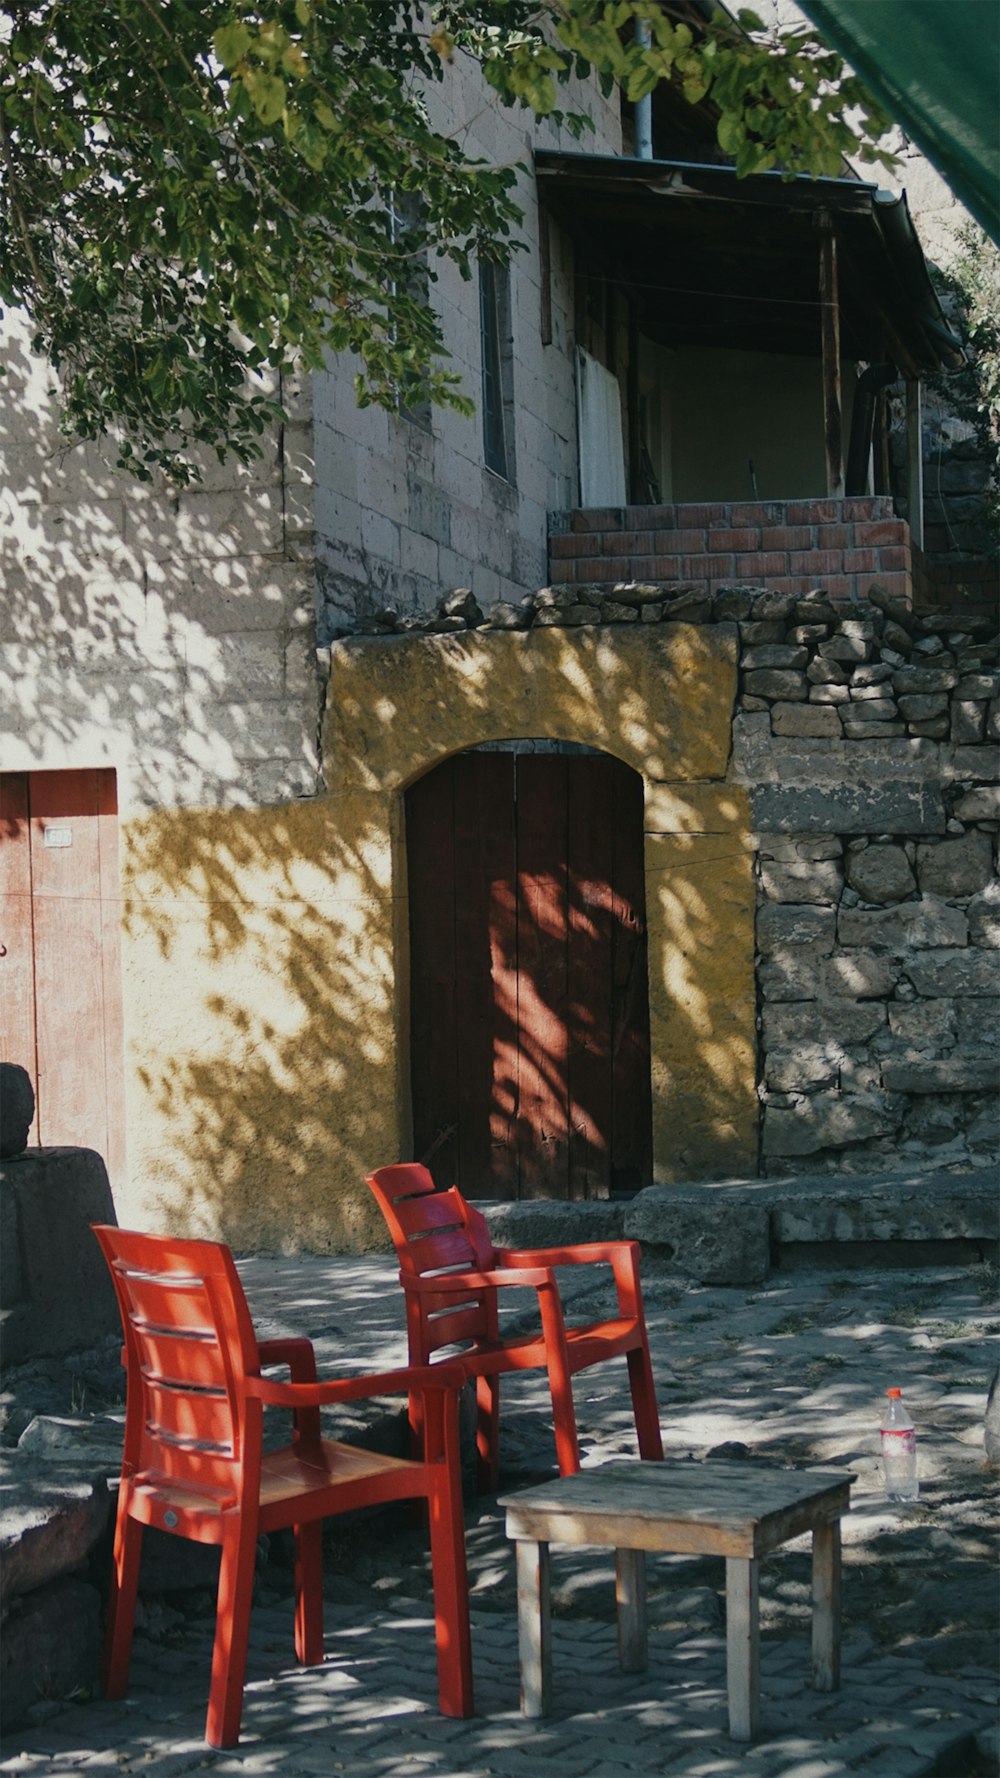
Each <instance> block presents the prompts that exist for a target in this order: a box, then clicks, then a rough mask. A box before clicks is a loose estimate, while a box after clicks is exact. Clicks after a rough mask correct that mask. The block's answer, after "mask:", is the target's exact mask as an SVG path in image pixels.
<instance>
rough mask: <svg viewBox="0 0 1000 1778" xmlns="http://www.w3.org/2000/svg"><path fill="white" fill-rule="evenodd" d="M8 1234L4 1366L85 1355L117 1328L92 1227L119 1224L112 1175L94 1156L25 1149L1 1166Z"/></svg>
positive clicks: (0, 1194)
mask: <svg viewBox="0 0 1000 1778" xmlns="http://www.w3.org/2000/svg"><path fill="white" fill-rule="evenodd" d="M0 1203H3V1205H4V1225H5V1232H6V1231H7V1230H8V1229H10V1230H12V1231H13V1239H14V1240H15V1241H16V1265H15V1266H13V1267H11V1266H10V1265H9V1264H6V1265H5V1268H4V1282H5V1285H6V1286H12V1287H13V1288H14V1289H15V1291H16V1295H15V1296H14V1297H13V1299H12V1300H10V1301H8V1300H6V1298H5V1299H4V1301H3V1303H2V1304H0V1310H2V1327H0V1336H2V1349H3V1361H4V1363H5V1364H16V1363H19V1362H22V1361H23V1360H25V1359H28V1358H35V1357H38V1356H40V1355H41V1354H48V1353H66V1352H80V1351H83V1350H84V1349H85V1348H87V1347H88V1346H94V1345H98V1344H99V1343H100V1342H101V1341H102V1340H104V1339H105V1338H106V1337H107V1336H108V1334H110V1333H114V1332H115V1331H116V1330H117V1328H118V1327H119V1326H120V1321H119V1316H118V1306H117V1302H116V1300H115V1294H114V1290H113V1288H112V1284H111V1279H110V1277H109V1275H108V1269H107V1266H106V1265H105V1263H104V1259H103V1257H102V1255H101V1250H100V1248H99V1247H98V1245H97V1242H96V1241H95V1239H94V1236H93V1234H92V1233H91V1229H90V1224H91V1223H92V1222H111V1223H113V1222H115V1221H116V1220H117V1219H116V1216H115V1206H114V1200H113V1198H112V1195H111V1186H110V1184H109V1181H108V1174H107V1169H106V1167H105V1165H104V1162H103V1160H102V1159H101V1157H100V1155H99V1154H95V1153H94V1152H93V1150H92V1149H89V1148H33V1149H26V1150H25V1152H24V1154H22V1155H20V1156H18V1157H17V1158H16V1159H12V1160H5V1161H3V1162H2V1163H0Z"/></svg>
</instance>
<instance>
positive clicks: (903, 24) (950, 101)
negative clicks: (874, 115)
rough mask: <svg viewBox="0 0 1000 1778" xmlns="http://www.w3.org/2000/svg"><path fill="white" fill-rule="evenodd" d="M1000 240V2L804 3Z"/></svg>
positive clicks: (829, 38)
mask: <svg viewBox="0 0 1000 1778" xmlns="http://www.w3.org/2000/svg"><path fill="white" fill-rule="evenodd" d="M799 5H800V6H801V7H802V10H803V12H805V13H808V15H809V17H810V18H811V19H812V21H813V23H814V24H815V25H816V26H817V27H818V29H819V30H820V31H821V32H822V34H823V36H824V37H825V38H826V39H827V41H828V42H829V44H830V45H831V47H832V48H833V49H836V50H839V52H840V54H841V55H842V56H843V57H844V59H845V60H846V61H847V62H849V63H850V65H851V67H852V68H853V69H854V70H855V72H856V73H857V74H859V75H860V76H861V78H862V79H863V80H864V81H865V82H866V83H867V85H868V86H869V87H870V88H871V90H872V92H873V93H874V95H875V96H876V98H878V99H880V100H881V101H882V104H883V105H884V106H885V107H886V109H887V110H888V111H889V112H890V114H891V115H892V117H893V118H894V119H895V120H896V122H897V123H898V124H899V125H900V126H901V127H902V128H903V129H904V130H905V131H906V134H907V135H908V136H910V137H912V139H913V141H914V142H915V143H916V145H917V147H918V148H919V149H921V150H922V152H923V153H924V154H925V155H926V156H927V158H928V160H929V161H930V162H931V163H932V165H933V166H935V167H936V168H937V170H938V172H939V173H940V174H941V175H942V177H943V178H944V179H945V180H947V182H948V185H949V186H950V187H951V189H952V191H953V192H954V193H955V196H956V197H957V198H958V199H959V201H960V202H961V203H962V204H964V205H965V208H966V209H967V210H968V211H970V212H971V214H972V215H973V216H974V217H975V218H976V221H977V222H979V223H980V224H981V225H982V227H983V228H984V229H985V230H986V232H987V234H989V235H991V236H992V238H993V239H994V240H995V241H998V242H1000V3H998V0H799Z"/></svg>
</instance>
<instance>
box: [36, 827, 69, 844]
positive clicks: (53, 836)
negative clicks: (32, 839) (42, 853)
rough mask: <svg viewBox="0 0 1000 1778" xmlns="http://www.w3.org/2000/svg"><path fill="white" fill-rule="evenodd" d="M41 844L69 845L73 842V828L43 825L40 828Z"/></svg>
mask: <svg viewBox="0 0 1000 1778" xmlns="http://www.w3.org/2000/svg"><path fill="white" fill-rule="evenodd" d="M42 844H43V845H45V846H71V845H72V844H73V829H72V828H71V827H44V828H43V829H42Z"/></svg>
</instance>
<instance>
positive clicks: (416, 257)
mask: <svg viewBox="0 0 1000 1778" xmlns="http://www.w3.org/2000/svg"><path fill="white" fill-rule="evenodd" d="M419 222H420V198H419V196H418V195H417V193H416V192H414V191H394V192H393V194H392V197H391V199H390V201H389V233H390V235H391V237H392V241H393V244H394V245H395V246H397V247H398V248H399V250H400V253H401V255H403V256H404V258H405V257H408V261H409V263H408V265H407V269H406V272H405V274H404V275H403V276H402V277H400V278H398V279H396V280H394V285H393V288H394V289H395V290H399V291H401V292H402V293H403V294H404V295H406V296H409V297H412V298H413V300H414V301H415V302H419V303H422V304H423V305H424V307H426V305H427V301H428V294H427V292H428V284H429V279H428V275H427V254H426V250H425V249H424V248H419V249H416V250H414V248H413V244H412V238H411V237H412V231H413V230H414V229H415V228H416V227H417V226H418V224H419ZM396 406H397V408H398V410H399V413H400V415H401V417H402V418H403V419H404V420H410V421H412V422H413V424H414V425H415V426H421V427H423V429H424V431H425V432H429V431H430V430H431V404H430V401H429V400H428V399H427V398H426V397H425V398H424V399H423V400H422V401H417V402H413V403H407V402H406V401H405V399H404V397H403V395H402V394H399V395H397V398H396Z"/></svg>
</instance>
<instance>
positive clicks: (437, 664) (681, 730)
mask: <svg viewBox="0 0 1000 1778" xmlns="http://www.w3.org/2000/svg"><path fill="white" fill-rule="evenodd" d="M735 674H736V638H735V632H734V631H733V630H731V629H729V628H726V627H725V626H717V627H715V628H712V629H707V628H698V627H696V626H688V625H682V624H677V625H663V626H657V628H656V629H655V631H654V630H651V629H650V628H648V627H647V626H639V625H636V626H635V627H634V628H630V629H625V628H623V627H622V628H616V629H614V630H609V629H596V628H595V629H593V630H585V631H580V630H576V631H572V632H570V631H564V630H558V629H551V630H534V631H531V632H515V633H513V634H510V633H508V634H505V633H502V632H485V633H476V632H467V633H464V634H459V635H456V636H447V637H420V638H406V639H404V640H397V639H386V640H385V641H384V642H383V641H375V640H372V639H367V640H365V641H364V642H348V643H341V644H339V645H338V646H337V647H335V648H334V651H333V666H332V671H331V680H330V688H329V697H328V703H327V710H328V715H327V721H326V734H325V746H324V770H325V776H326V782H327V784H328V786H329V787H330V789H329V794H328V795H327V796H326V797H325V798H324V799H323V800H322V801H315V802H303V803H296V804H292V805H288V806H285V807H282V808H274V809H260V810H228V811H225V812H222V811H215V810H213V811H194V812H192V811H164V810H161V811H157V812H156V813H154V814H150V815H146V816H142V817H137V818H134V819H131V820H129V821H128V822H126V823H124V824H123V830H122V831H123V860H124V862H123V934H124V937H123V969H124V986H125V1016H126V1042H127V1058H128V1079H127V1094H126V1101H127V1118H128V1131H127V1136H128V1148H129V1172H130V1176H131V1181H132V1183H131V1185H130V1186H129V1188H128V1190H127V1191H126V1193H124V1194H122V1195H121V1197H120V1201H119V1204H118V1214H119V1220H120V1221H121V1222H123V1223H127V1222H128V1221H130V1220H132V1219H133V1218H134V1219H135V1220H137V1221H138V1222H139V1223H140V1225H141V1226H143V1227H147V1228H155V1227H170V1228H173V1229H175V1230H177V1231H179V1232H180V1231H186V1232H189V1233H194V1234H203V1235H209V1236H219V1237H221V1238H223V1239H225V1240H227V1241H229V1242H230V1244H231V1245H232V1246H233V1247H234V1248H236V1250H237V1251H240V1250H245V1249H249V1248H256V1249H258V1250H260V1249H263V1250H269V1249H270V1250H279V1251H280V1250H286V1251H296V1250H299V1249H307V1250H311V1251H313V1252H320V1253H321V1252H337V1251H361V1250H364V1249H365V1248H370V1247H376V1246H384V1245H385V1235H384V1231H383V1228H382V1224H381V1219H380V1217H379V1215H378V1212H377V1211H376V1209H375V1206H374V1203H373V1202H372V1201H371V1200H370V1197H369V1194H368V1193H367V1191H366V1190H365V1187H364V1184H363V1175H364V1172H365V1171H366V1170H367V1169H370V1168H371V1167H373V1166H377V1165H380V1164H383V1163H385V1162H387V1161H390V1160H394V1159H397V1158H398V1157H399V1156H400V1155H403V1154H405V1153H406V1152H407V1142H408V1134H409V1088H408V1076H409V1055H408V1036H407V1030H408V1012H407V1007H408V976H409V966H408V955H407V942H406V934H407V926H408V918H407V901H406V858H405V835H404V833H403V831H402V822H403V796H402V793H403V790H404V789H405V786H406V784H407V783H409V782H411V781H412V780H413V779H415V778H417V777H419V776H420V775H421V774H422V773H423V772H424V771H426V770H428V769H429V768H430V767H431V766H433V765H434V764H436V763H437V762H438V761H439V760H441V759H443V758H445V757H446V756H447V755H449V754H450V753H453V752H456V751H459V750H460V749H462V748H464V747H468V746H473V745H475V744H476V743H478V742H482V741H487V740H499V739H505V738H516V737H532V736H550V737H553V738H556V739H564V740H568V741H576V742H582V743H585V744H589V745H592V746H595V747H600V748H602V749H605V750H606V751H608V752H610V753H614V754H616V755H617V756H618V757H619V758H621V759H623V760H625V761H626V763H627V764H629V765H631V766H633V767H634V768H635V770H637V771H639V772H640V773H641V774H642V777H643V780H644V786H645V807H646V816H645V820H646V899H647V916H648V921H649V930H650V1022H651V1040H652V1057H653V1063H652V1066H653V1089H654V1131H653V1134H654V1158H655V1169H656V1178H657V1179H658V1180H669V1179H676V1178H680V1177H685V1178H697V1177H711V1176H717V1175H718V1173H719V1172H736V1171H741V1170H749V1171H753V1170H754V1168H755V1162H756V1099H755V1096H754V993H753V974H752V971H753V883H752V873H751V868H750V852H749V839H748V811H747V807H746V803H745V799H744V798H743V796H742V794H741V793H740V792H738V791H736V790H735V789H733V788H732V787H730V786H728V785H727V784H726V781H725V780H726V771H727V765H728V758H729V746H730V722H731V713H732V704H733V695H734V690H735Z"/></svg>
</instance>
